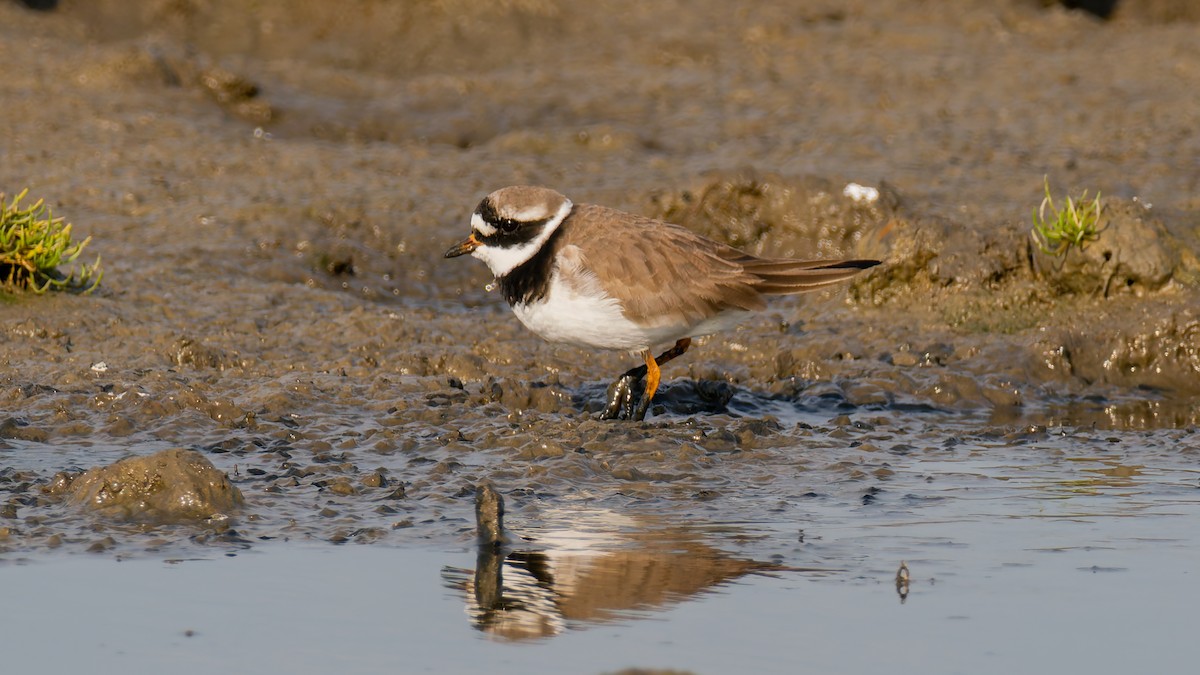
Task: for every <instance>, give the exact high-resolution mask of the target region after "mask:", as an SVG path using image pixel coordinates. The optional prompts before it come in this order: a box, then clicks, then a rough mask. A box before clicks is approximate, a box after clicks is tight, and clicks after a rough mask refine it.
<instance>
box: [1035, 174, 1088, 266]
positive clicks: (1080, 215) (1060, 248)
mask: <svg viewBox="0 0 1200 675" xmlns="http://www.w3.org/2000/svg"><path fill="white" fill-rule="evenodd" d="M1043 180H1044V181H1045V186H1046V197H1045V198H1044V199H1042V205H1041V206H1040V207H1038V208H1037V209H1036V210H1034V212H1033V239H1034V241H1036V242H1037V245H1038V248H1040V249H1041V250H1042V253H1045V254H1046V255H1053V256H1065V255H1066V254H1067V252H1068V251H1070V250H1071V248H1072V247H1075V248H1078V249H1080V250H1083V248H1084V247H1085V246H1086V245H1087V244H1089V243H1091V242H1093V241H1096V240H1097V239H1099V238H1100V230H1099V224H1100V210H1101V208H1102V207H1101V205H1100V193H1099V192H1097V193H1096V196H1095V197H1094V198H1092V200H1091V201H1088V196H1087V190H1084V191H1083V194H1082V195H1081V196H1080V197H1079V201H1078V202H1074V201H1072V200H1071V197H1070V196H1068V197H1067V205H1066V206H1065V207H1063V208H1061V209H1060V208H1058V207H1056V206H1055V205H1054V199H1053V198H1051V197H1050V179H1049V178H1048V177H1044V178H1043ZM1047 211H1048V212H1049V216H1047Z"/></svg>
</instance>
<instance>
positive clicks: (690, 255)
mask: <svg viewBox="0 0 1200 675" xmlns="http://www.w3.org/2000/svg"><path fill="white" fill-rule="evenodd" d="M580 219H583V220H585V221H586V222H587V226H586V227H584V226H576V223H578V222H579V220H580ZM560 227H562V228H566V230H565V231H564V232H563V238H562V239H561V240H560V245H561V246H571V245H574V246H576V247H578V248H579V250H580V253H581V255H582V258H583V260H582V261H581V262H582V263H583V266H584V267H585V268H587V269H590V270H592V271H594V272H595V273H596V276H597V277H598V278H599V280H601V281H600V283H601V284H602V285H603V286H604V289H605V290H606V291H607V292H608V293H609V295H611V296H612V297H614V298H616V299H617V300H618V301H619V302H620V303H621V306H622V307H624V308H625V315H626V316H627V317H629V318H630V319H631V320H633V321H638V322H641V323H646V324H651V325H654V324H666V323H675V322H677V321H678V320H679V319H680V318H682V319H684V320H685V321H687V322H689V323H694V322H698V321H701V320H703V319H706V318H709V317H711V316H714V315H716V314H717V313H719V312H721V311H723V310H726V309H734V308H736V309H746V310H755V309H762V308H763V307H764V306H765V303H764V301H763V298H762V296H761V294H760V293H759V292H758V291H756V290H755V289H754V284H755V283H757V282H758V278H757V277H755V276H753V275H751V274H748V273H747V272H746V271H745V270H744V269H743V266H742V264H741V263H739V262H735V261H734V260H731V259H730V257H731V254H732V256H733V257H736V256H741V255H744V254H742V253H741V252H739V251H737V250H736V249H732V248H729V247H727V246H724V245H722V244H718V243H717V242H715V241H711V240H709V239H705V238H704V237H701V236H699V235H697V234H695V233H694V232H691V231H689V230H686V229H684V228H682V227H679V226H677V225H672V224H670V223H664V222H662V221H659V220H653V219H650V218H641V217H636V216H630V215H629V214H626V213H622V212H620V211H614V210H612V209H608V208H605V207H602V206H594V205H591V204H579V205H576V206H575V208H574V210H573V211H572V212H571V216H570V217H569V218H568V219H567V220H566V221H564V222H563V224H562V225H561V226H560ZM621 252H623V254H622V253H621ZM605 279H611V280H616V281H615V282H608V283H605V282H604V281H603V280H605Z"/></svg>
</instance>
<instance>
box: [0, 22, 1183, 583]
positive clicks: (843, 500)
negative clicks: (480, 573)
mask: <svg viewBox="0 0 1200 675" xmlns="http://www.w3.org/2000/svg"><path fill="white" fill-rule="evenodd" d="M793 4H794V3H767V4H755V5H754V6H752V7H750V6H747V7H741V6H729V5H728V4H727V3H719V2H711V3H710V2H702V3H687V4H682V3H680V4H675V3H667V4H661V5H659V4H655V5H646V4H643V3H623V2H611V3H598V4H594V5H593V6H592V7H590V8H587V9H584V8H580V7H575V6H573V5H570V4H568V3H556V2H551V1H544V2H543V1H538V0H529V1H523V2H513V3H505V4H503V5H500V6H497V7H489V8H486V9H485V8H480V7H477V6H476V5H475V4H473V3H460V2H431V3H392V2H382V1H374V2H370V1H367V0H361V1H359V2H351V3H341V4H338V5H337V7H336V9H335V8H334V7H333V6H332V5H327V4H323V3H283V2H263V3H257V4H255V5H254V7H253V8H252V9H245V8H243V6H242V3H232V2H212V3H172V2H148V3H141V4H139V5H138V6H137V7H136V8H130V7H129V6H128V5H127V3H121V2H103V1H102V2H93V3H83V2H71V1H65V2H61V3H59V5H58V7H57V8H56V9H55V10H54V11H50V12H32V11H30V10H27V9H25V8H24V7H22V6H21V5H20V4H18V3H12V2H7V3H0V64H2V65H3V71H4V72H5V77H4V78H2V79H0V100H3V101H4V106H3V110H2V111H0V156H2V157H3V158H4V161H3V162H0V191H3V192H4V193H5V194H8V195H12V194H16V193H18V192H20V190H21V189H23V188H24V187H29V188H30V196H31V197H32V198H35V199H36V198H45V199H46V200H47V202H48V203H50V204H51V206H52V207H53V209H54V211H55V213H56V214H57V215H62V216H64V217H66V218H67V220H69V221H70V222H72V223H73V224H74V227H75V231H76V232H77V233H78V234H79V235H80V236H86V235H91V236H92V237H93V238H94V239H93V243H92V244H91V245H90V247H89V249H88V254H91V255H95V254H100V255H101V256H102V258H103V266H104V269H105V277H104V282H103V285H102V287H101V289H100V290H98V291H97V292H96V293H95V294H93V295H90V296H75V295H65V294H51V295H46V296H41V297H19V298H16V299H9V300H6V301H5V302H4V303H3V304H0V314H2V315H3V328H2V330H0V364H2V367H0V502H2V503H0V509H3V511H2V512H0V515H2V516H3V520H2V521H0V560H2V561H12V560H17V559H40V558H44V557H45V558H52V557H56V556H60V555H63V554H68V553H80V552H85V551H90V552H93V553H100V554H102V555H106V556H118V557H146V556H177V557H193V556H200V557H204V556H209V555H219V554H220V553H237V552H241V551H247V550H254V549H256V548H257V547H261V546H263V545H265V544H264V543H265V542H276V543H277V542H280V541H286V542H289V543H293V542H297V541H314V542H317V543H319V544H321V545H330V544H340V543H347V542H355V543H371V544H379V545H392V546H402V547H409V546H416V547H423V546H436V547H451V548H453V547H462V548H463V550H471V547H472V546H473V541H474V539H473V538H474V524H473V522H472V513H473V511H472V508H473V507H472V500H473V494H474V486H475V485H476V484H477V483H479V482H480V481H483V480H491V481H493V482H494V483H495V484H496V485H497V488H498V489H500V490H501V491H502V492H503V493H504V494H505V495H506V498H507V500H508V502H509V506H510V510H511V512H512V516H511V522H512V523H513V524H514V527H516V528H518V529H520V530H524V531H525V532H527V533H529V534H530V536H531V538H533V539H536V538H537V536H538V535H539V534H540V533H543V529H547V528H548V529H555V528H568V529H569V528H571V527H572V526H577V527H584V529H587V528H590V527H592V525H587V523H589V522H590V521H589V520H588V518H587V517H585V516H584V515H580V514H583V513H586V512H590V510H592V509H602V510H605V511H607V512H613V513H620V514H624V515H626V516H628V517H630V518H633V519H634V521H635V522H634V523H633V524H629V523H625V524H616V525H613V527H614V528H615V530H617V531H622V532H625V531H634V532H637V531H641V530H646V531H651V532H653V531H655V528H661V527H664V526H676V525H678V526H681V527H684V528H685V529H686V528H699V529H700V530H701V531H703V532H706V533H710V534H706V535H705V536H704V537H701V539H702V540H704V546H707V547H709V548H713V549H719V550H721V551H725V553H722V554H721V555H718V556H716V558H718V559H722V560H724V559H725V558H726V557H729V556H732V557H733V558H736V559H737V560H740V561H749V562H748V563H747V564H750V567H754V566H755V565H764V564H766V565H781V566H785V567H791V568H796V569H807V568H817V569H820V570H825V571H827V572H829V573H830V574H834V575H835V576H839V578H846V577H847V576H848V577H857V576H860V575H865V576H869V577H872V578H875V577H877V578H879V579H883V580H885V581H886V580H889V579H890V578H891V575H893V574H894V573H895V567H896V565H898V564H899V562H900V559H901V555H904V556H905V557H910V556H911V554H912V551H908V552H907V553H901V552H898V551H896V552H893V551H887V552H883V553H880V552H878V551H875V550H874V549H873V546H872V543H871V541H870V539H869V538H867V539H864V540H860V539H857V538H855V537H853V536H850V537H846V538H843V539H839V543H838V544H837V545H836V546H833V545H830V546H822V545H820V544H817V545H816V547H815V548H812V547H809V546H805V545H800V544H798V543H795V544H794V543H793V541H794V538H795V537H797V536H799V535H797V534H796V531H797V530H802V531H805V532H811V531H817V532H819V531H821V530H822V529H827V528H828V527H832V526H833V525H832V524H833V523H837V527H838V528H844V529H846V530H851V531H852V530H854V529H855V528H869V527H870V526H872V525H873V524H877V521H874V520H873V518H875V517H877V514H878V513H879V512H880V511H881V510H882V511H883V512H886V513H889V514H892V515H894V516H896V517H897V518H899V519H901V520H905V521H911V522H920V523H927V522H938V521H940V520H942V519H951V520H955V521H958V522H965V523H968V524H970V523H985V522H988V521H990V520H991V519H994V518H1006V517H1021V518H1024V517H1026V516H1027V512H1026V506H1027V504H1028V502H1027V500H1029V499H1034V500H1038V501H1044V503H1046V504H1065V505H1072V504H1080V503H1081V502H1080V501H1079V500H1087V499H1091V498H1097V497H1098V498H1099V499H1101V500H1102V501H1104V503H1105V509H1104V512H1105V513H1108V514H1110V515H1111V517H1112V518H1113V519H1118V518H1123V517H1136V518H1137V519H1139V520H1140V521H1141V522H1142V523H1143V526H1144V528H1145V531H1146V533H1147V536H1148V537H1151V538H1153V537H1154V536H1155V531H1156V528H1159V527H1161V528H1162V529H1163V530H1164V531H1167V530H1171V526H1170V525H1169V524H1168V521H1170V520H1171V519H1172V518H1176V517H1181V516H1182V517H1188V516H1194V515H1195V511H1196V507H1197V498H1196V496H1195V490H1196V488H1197V484H1196V474H1195V472H1194V470H1192V469H1191V468H1189V467H1190V466H1191V464H1190V461H1189V460H1190V459H1191V458H1194V455H1195V453H1196V452H1197V451H1200V441H1197V439H1196V437H1195V434H1194V430H1195V425H1196V422H1197V417H1198V416H1200V346H1198V345H1200V310H1198V309H1197V308H1198V307H1200V298H1198V295H1197V287H1198V282H1200V262H1198V260H1197V251H1198V250H1200V245H1198V241H1197V240H1198V238H1200V234H1198V230H1197V228H1196V223H1197V222H1200V216H1198V215H1197V214H1198V213H1200V136H1197V134H1196V133H1195V129H1197V128H1200V108H1198V107H1197V106H1196V104H1195V96H1194V93H1193V92H1195V91H1197V90H1200V42H1198V41H1197V40H1196V39H1195V36H1196V31H1197V20H1198V19H1200V16H1197V15H1196V12H1195V11H1194V10H1192V9H1190V8H1189V7H1190V6H1189V5H1188V4H1187V3H1169V2H1156V3H1146V4H1144V5H1141V6H1139V7H1138V8H1126V7H1125V6H1124V5H1127V4H1130V3H1122V8H1121V9H1120V10H1119V11H1118V13H1117V15H1116V16H1115V17H1114V18H1113V19H1112V20H1111V21H1101V20H1099V19H1096V18H1094V17H1091V16H1088V15H1085V14H1082V13H1078V12H1069V11H1066V10H1063V9H1061V8H1060V7H1057V6H1055V7H1048V8H1047V7H1042V6H1041V3H1036V2H1019V1H1014V2H1002V3H985V2H964V3H956V4H955V11H952V12H951V11H940V10H934V9H931V8H928V7H922V8H920V9H919V10H918V9H914V7H913V6H912V5H911V3H906V2H890V1H885V0H881V1H879V2H857V3H833V2H828V3H825V2H817V3H806V4H804V5H803V6H801V7H794V6H793ZM1044 178H1048V180H1049V183H1050V186H1051V189H1052V192H1053V193H1054V195H1055V196H1056V197H1059V196H1062V195H1066V194H1068V193H1069V194H1070V195H1072V196H1073V197H1077V196H1078V195H1079V194H1080V193H1082V192H1083V191H1084V190H1085V189H1086V190H1088V191H1089V193H1090V194H1094V193H1096V192H1097V191H1099V192H1102V193H1103V195H1104V197H1105V200H1106V201H1105V209H1106V213H1107V214H1108V216H1107V218H1108V219H1107V220H1106V221H1105V222H1106V228H1105V230H1104V231H1103V233H1102V236H1101V239H1100V241H1099V242H1096V243H1095V244H1094V245H1093V248H1092V249H1091V252H1090V253H1088V254H1087V255H1084V254H1078V253H1077V254H1076V257H1074V258H1068V259H1067V260H1066V261H1064V262H1061V263H1060V262H1059V261H1055V260H1053V259H1050V258H1047V257H1044V256H1042V254H1040V253H1038V251H1037V250H1036V247H1035V246H1034V245H1033V244H1032V242H1031V240H1030V235H1029V230H1030V225H1031V223H1030V213H1031V212H1032V211H1033V210H1034V209H1036V208H1037V206H1038V204H1039V203H1040V202H1041V199H1042V186H1043V179H1044ZM851 182H853V183H858V184H861V185H864V186H869V187H874V188H877V189H879V191H880V198H879V199H878V200H877V201H874V202H860V201H855V200H854V199H853V198H851V197H849V196H846V195H845V194H844V193H843V189H844V188H845V186H846V185H847V184H849V183H851ZM517 183H533V184H544V185H549V186H552V187H554V188H555V189H558V190H560V191H561V192H564V193H565V194H567V195H569V196H571V197H572V198H573V199H574V200H576V201H577V202H590V203H600V204H605V205H608V206H612V207H616V208H622V209H625V210H629V211H634V212H638V213H644V214H648V215H653V216H661V217H668V218H670V219H672V220H673V221H675V222H680V223H682V224H684V225H687V226H689V227H692V228H694V229H696V230H698V231H701V232H704V233H705V234H707V235H709V236H714V237H717V238H721V239H723V240H726V241H729V242H731V243H734V244H736V245H738V246H740V247H744V248H746V249H747V250H750V251H754V252H772V253H774V254H777V255H796V256H801V257H824V256H859V257H878V258H880V259H882V260H884V261H885V264H884V265H882V266H880V268H878V269H876V270H872V271H871V272H869V273H867V274H864V275H862V277H861V278H860V279H858V280H856V281H855V282H854V283H853V284H850V285H848V286H847V287H843V288H838V289H836V290H832V291H829V292H827V293H822V294H813V295H808V296H805V297H803V298H790V299H789V298H783V299H779V300H776V301H773V302H772V304H771V307H770V309H769V310H768V311H767V312H764V313H763V314H762V315H761V316H760V318H759V319H758V320H756V321H753V322H750V323H747V324H746V325H745V326H744V327H742V328H741V329H740V330H738V331H736V332H731V333H728V334H724V335H717V336H713V337H711V338H707V339H704V340H701V341H700V342H699V343H698V344H697V346H696V347H695V348H694V349H693V350H692V351H691V352H689V353H688V354H687V355H686V356H685V357H683V358H681V359H679V360H677V361H675V362H673V363H671V364H670V365H669V366H667V368H666V369H665V370H664V387H663V390H662V392H661V394H660V396H661V400H658V399H656V406H655V408H654V409H653V411H652V416H651V417H650V418H649V419H648V421H647V422H646V423H644V424H620V423H611V422H601V421H598V420H597V419H595V418H596V414H597V412H598V411H599V410H600V408H601V406H602V404H603V395H604V390H605V387H606V386H607V384H608V383H609V382H610V381H611V380H612V379H613V378H615V377H616V376H617V375H618V374H620V373H621V372H623V371H624V370H625V369H626V368H628V367H630V366H631V365H634V360H633V359H632V358H630V357H628V356H627V355H622V354H592V353H585V352H583V351H581V350H578V349H575V348H572V347H567V346H562V345H552V344H547V343H544V342H542V341H540V340H539V339H538V338H537V337H536V336H534V335H532V334H530V333H529V332H528V331H526V330H525V329H524V328H523V327H521V326H520V325H519V323H518V322H517V320H516V319H515V318H514V317H513V316H512V314H511V312H510V311H509V309H508V308H507V307H506V306H505V305H504V302H503V299H502V298H500V297H499V295H498V294H497V293H489V292H488V291H487V290H485V286H486V285H487V283H488V282H489V281H490V280H491V279H490V278H489V275H488V274H487V270H486V268H485V267H484V266H483V265H482V264H479V263H478V262H477V261H472V260H465V259H463V260H451V261H446V260H443V259H442V257H441V253H442V252H443V251H444V250H445V249H446V247H447V246H449V245H450V244H452V243H454V242H455V241H457V240H459V239H461V237H462V236H464V235H465V234H466V232H467V230H468V226H469V225H468V222H469V214H470V212H471V210H472V209H473V208H474V206H475V204H476V203H477V202H478V201H479V199H481V198H482V197H483V196H484V195H485V194H487V193H488V192H490V191H491V190H493V189H495V188H497V187H501V186H504V185H509V184H517ZM1088 255H1090V256H1092V257H1091V258H1089V257H1087V256H1088ZM170 448H185V449H189V450H196V451H198V452H200V453H201V454H203V455H204V456H205V457H207V458H208V459H209V460H210V461H211V462H212V463H213V464H214V465H215V466H216V467H217V468H218V469H220V470H222V471H224V472H225V473H226V474H227V475H228V476H229V478H230V480H231V481H232V483H233V485H235V486H236V487H237V488H238V489H239V490H240V491H241V493H242V494H243V495H244V498H245V504H244V505H243V506H242V507H240V508H239V509H238V510H237V511H236V513H233V514H223V515H231V517H228V518H226V517H222V518H218V519H213V520H211V521H208V522H200V523H195V524H190V525H176V524H161V525H155V524H153V523H149V524H148V523H146V522H122V521H118V520H112V519H105V518H102V517H97V516H95V515H93V514H90V513H87V512H85V511H83V510H81V509H80V508H79V507H78V506H77V505H75V504H72V503H70V502H69V500H67V499H66V497H65V494H66V493H65V492H64V490H63V489H62V488H63V481H65V480H69V479H70V478H73V477H74V476H76V475H78V474H80V473H81V472H82V471H84V470H86V469H89V468H91V467H94V466H100V465H107V464H111V463H113V462H115V461H117V460H119V459H121V458H123V457H126V456H128V455H149V454H151V453H154V452H157V451H161V450H166V449H170ZM960 469H961V470H960ZM980 492H982V493H984V494H986V495H987V501H986V503H987V504H988V505H989V507H988V508H987V509H980V508H978V505H979V502H978V501H976V499H975V496H976V495H978V494H980ZM815 504H819V505H820V506H819V507H818V506H814V505H815ZM1094 506H1095V504H1091V503H1088V504H1086V505H1084V506H1081V507H1080V508H1081V509H1082V511H1078V512H1077V511H1073V510H1072V509H1071V508H1066V509H1064V510H1063V512H1062V513H1059V514H1058V515H1057V516H1056V517H1061V518H1064V519H1067V520H1069V519H1071V518H1075V517H1078V516H1079V514H1080V513H1085V514H1086V513H1091V511H1089V510H1088V509H1091V508H1093V507H1094ZM1110 507H1111V508H1110ZM929 509H932V510H929ZM647 518H648V519H650V521H652V522H653V523H654V524H653V525H647V524H646V522H647V521H645V520H644V519H647ZM1106 518H1107V516H1106ZM1102 520H1104V519H1102ZM664 521H665V523H666V525H664ZM1029 522H1030V523H1033V522H1036V520H1035V519H1033V518H1032V517H1030V520H1029ZM764 524H765V525H764ZM585 525H586V527H585ZM714 526H719V527H720V528H728V530H730V531H735V532H742V533H743V534H744V536H743V535H740V534H732V535H729V534H727V533H724V531H722V534H719V535H713V534H711V533H712V531H713V530H712V528H713V527H714ZM759 526H765V527H766V529H767V530H768V533H767V534H762V533H756V530H755V528H756V527H759ZM1030 527H1031V530H1030V532H1032V531H1033V530H1032V528H1033V526H1032V525H1031V526H1030ZM1171 531H1173V530H1171ZM784 532H786V535H784V534H781V533H784ZM782 537H786V538H787V543H786V544H785V543H783V539H782ZM948 538H949V539H953V538H954V536H950V535H948ZM826 541H830V540H826ZM731 542H738V543H737V544H732V543H731ZM810 544H811V540H810ZM1050 545H1053V542H1050ZM613 546H614V547H615V548H616V549H622V548H623V547H625V548H627V547H630V546H634V547H636V544H631V543H630V542H629V540H628V539H626V538H620V537H618V543H616V544H613ZM940 546H941V544H940V543H938V542H937V541H936V536H935V537H932V538H931V539H929V540H928V541H927V542H926V543H925V544H921V545H918V546H916V548H917V555H918V557H920V556H922V555H926V556H928V555H930V553H929V552H930V551H933V550H938V549H939V547H940ZM1178 546H1179V547H1180V549H1181V550H1182V551H1183V552H1185V553H1186V554H1187V555H1193V556H1194V555H1195V554H1196V551H1197V550H1200V549H1198V547H1200V542H1198V541H1196V540H1195V539H1191V540H1185V541H1181V542H1179V543H1178ZM732 548H736V551H732V552H730V549H732ZM1121 549H1122V550H1129V551H1134V552H1136V551H1137V550H1138V548H1137V547H1136V546H1134V545H1133V544H1130V543H1128V542H1126V543H1125V544H1122V545H1121ZM922 552H924V553H922ZM1144 554H1145V555H1146V556H1148V558H1147V559H1152V556H1153V555H1154V554H1153V552H1152V551H1145V552H1144ZM634 558H636V556H634ZM751 563H752V564H751ZM640 564H643V563H636V564H635V565H640ZM953 567H954V564H953V563H952V562H948V563H946V568H947V569H953ZM469 576H470V575H467V577H468V578H469ZM702 578H705V577H704V576H703V575H698V576H697V579H696V580H695V583H696V584H697V585H700V586H702V585H703V584H701V582H700V581H699V580H700V579H702ZM680 583H682V582H680ZM689 583H690V582H689ZM705 583H712V582H711V581H710V582H705ZM685 585H686V584H685ZM456 592H457V591H456ZM464 592H465V591H464ZM684 595H687V594H686V593H685V594H684Z"/></svg>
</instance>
